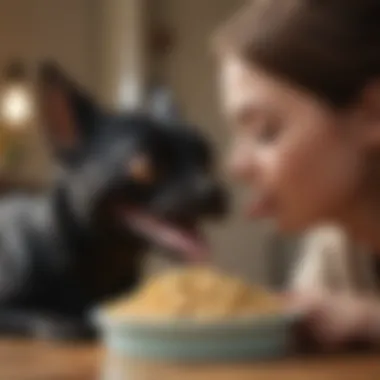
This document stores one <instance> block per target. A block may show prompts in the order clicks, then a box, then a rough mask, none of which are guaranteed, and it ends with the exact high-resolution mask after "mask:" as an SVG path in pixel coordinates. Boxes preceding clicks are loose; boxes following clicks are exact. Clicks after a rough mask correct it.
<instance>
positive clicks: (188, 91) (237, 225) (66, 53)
mask: <svg viewBox="0 0 380 380" xmlns="http://www.w3.org/2000/svg"><path fill="white" fill-rule="evenodd" d="M242 3H243V0H1V1H0V67H2V66H4V65H6V63H7V62H8V61H9V60H10V59H13V58H20V59H22V60H23V61H24V62H25V63H26V64H27V65H28V67H30V68H33V67H35V65H36V63H37V62H38V61H39V60H41V59H45V58H53V59H55V60H57V61H58V62H59V63H60V64H61V66H62V67H64V68H65V69H66V70H67V71H68V72H69V73H70V74H71V75H72V76H74V77H75V78H77V80H78V81H79V82H80V83H82V84H83V85H84V86H85V87H86V88H88V89H89V90H90V91H91V92H92V93H93V94H94V95H95V96H96V97H97V98H98V99H99V100H100V101H101V102H102V103H104V104H106V105H107V106H109V107H116V108H119V109H126V108H134V107H136V106H139V105H140V104H141V101H142V100H143V97H144V92H145V89H146V88H147V86H148V85H149V83H150V81H151V80H152V79H154V80H157V78H159V80H160V81H161V82H163V83H165V84H166V85H167V86H169V88H170V89H171V90H172V92H173V94H174V97H175V100H176V102H177V104H178V106H179V108H180V109H181V111H182V113H183V116H184V117H185V118H186V119H187V120H189V121H190V122H193V123H194V124H196V125H199V126H200V127H201V128H202V130H203V131H204V132H205V133H206V134H207V135H208V136H209V138H210V139H211V141H212V143H213V144H214V146H215V150H216V151H217V153H218V157H219V159H220V160H221V163H223V160H224V159H225V158H226V154H227V152H228V129H227V128H226V126H225V125H224V123H223V120H222V119H221V117H220V113H219V110H218V96H217V84H216V66H215V62H214V59H213V56H212V54H211V52H210V35H211V34H212V32H213V30H214V29H215V27H216V26H217V25H218V24H219V23H220V22H221V21H223V20H224V19H226V18H227V17H228V16H229V15H230V14H231V12H233V11H234V10H235V9H237V8H239V6H240V5H241V4H242ZM160 41H161V42H160ZM165 41H166V42H165ZM160 43H161V45H162V46H165V44H166V46H167V45H169V49H166V50H165V48H164V47H163V48H162V49H163V51H164V52H163V53H162V54H160V52H159V44H160ZM157 45H158V47H157ZM157 50H158V51H157ZM28 133H30V135H31V136H33V138H32V137H31V138H30V139H29V140H30V144H29V147H28V152H27V155H28V157H29V159H28V160H25V162H26V164H25V165H24V166H23V167H22V168H20V169H19V170H17V175H18V176H19V175H21V174H22V175H24V176H25V177H27V178H29V179H31V178H34V177H33V176H34V175H37V174H38V175H39V176H38V178H39V180H40V181H41V182H44V181H45V179H46V178H49V176H50V175H51V170H50V168H51V164H50V160H49V157H48V155H47V154H46V151H45V150H44V147H43V142H41V138H40V136H39V135H38V128H29V132H28ZM221 167H222V165H221ZM20 173H21V174H20ZM34 180H35V178H34ZM231 191H232V193H233V194H234V198H235V204H234V207H233V209H232V213H231V215H230V217H229V218H228V220H227V221H226V222H224V223H223V225H221V226H217V227H215V226H213V227H210V228H209V230H210V235H211V237H212V242H213V245H214V247H215V259H216V261H217V263H218V264H219V265H221V266H223V267H228V268H229V269H231V270H233V271H236V272H238V273H240V274H242V275H243V276H247V277H250V278H254V279H257V280H260V281H266V282H268V281H270V282H273V281H274V279H275V278H276V279H277V280H278V279H279V277H278V273H276V271H277V269H278V268H280V269H281V270H280V271H281V272H282V273H283V269H284V266H285V265H286V264H287V262H289V260H288V259H286V261H285V262H284V261H283V260H284V255H283V254H282V251H284V250H286V249H289V247H290V249H292V243H291V242H290V243H288V242H286V241H285V240H284V239H282V238H280V237H278V236H275V235H274V234H273V232H272V231H271V229H270V228H269V227H268V226H266V225H263V224H259V223H251V222H250V223H246V221H245V220H244V217H243V216H242V215H241V209H240V207H239V202H240V203H241V201H242V200H243V199H244V198H243V194H242V192H241V190H239V189H238V188H235V187H234V186H232V187H231ZM289 244H290V245H289ZM160 265H163V264H162V263H159V262H154V263H152V265H151V267H152V268H156V267H157V266H160ZM276 268H277V269H276Z"/></svg>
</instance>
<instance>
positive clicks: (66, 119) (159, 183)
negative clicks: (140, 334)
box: [39, 64, 226, 259]
mask: <svg viewBox="0 0 380 380" xmlns="http://www.w3.org/2000/svg"><path fill="white" fill-rule="evenodd" d="M39 83H40V93H41V105H42V116H43V118H44V123H43V124H44V125H45V126H46V134H47V135H48V137H49V141H50V142H51V145H52V147H53V150H54V152H55V154H56V157H57V161H58V163H59V164H60V165H61V167H62V168H63V170H62V173H63V174H62V176H61V178H60V179H59V180H60V186H63V187H64V188H65V191H66V193H67V196H68V197H69V202H70V205H71V206H72V207H73V210H74V211H75V215H76V217H77V218H78V219H79V220H80V221H81V223H83V224H85V225H86V226H87V228H88V229H90V230H91V231H92V232H93V233H96V234H102V233H103V234H104V233H106V234H109V236H110V239H114V238H115V236H118V238H120V237H122V236H124V237H125V241H126V242H127V243H128V239H136V238H137V239H140V240H143V241H147V242H152V243H156V244H158V245H159V246H161V247H165V248H168V251H171V252H173V253H176V254H180V256H182V257H184V258H188V259H192V258H199V257H200V256H201V255H202V254H203V253H204V250H205V247H204V245H203V244H204V241H203V239H202V238H201V236H200V234H199V230H198V226H199V223H200V222H201V221H203V220H204V219H206V218H209V217H220V216H221V215H222V213H223V212H224V210H225V203H226V199H225V195H224V191H223V189H222V188H221V186H220V184H219V183H218V181H217V180H216V178H215V177H214V173H213V169H214V168H213V162H212V161H213V159H212V154H211V151H210V147H209V145H208V144H207V141H206V140H205V138H204V137H203V136H202V135H201V134H199V133H198V132H197V131H196V130H195V129H193V128H188V127H186V126H185V125H181V124H180V123H173V122H169V121H168V122H164V121H162V120H160V119H155V118H154V117H152V116H147V115H146V114H145V115H144V114H125V115H122V114H114V113H109V112H106V111H104V110H103V109H101V108H100V107H99V106H98V105H97V104H96V103H95V102H94V101H93V100H92V99H91V97H90V96H88V95H86V94H85V93H84V92H83V91H82V90H81V89H80V88H79V87H78V86H77V85H76V84H74V83H73V81H71V80H70V79H68V78H67V77H66V75H64V74H63V73H62V72H61V71H60V70H59V69H58V68H57V67H56V66H54V65H52V64H46V65H44V66H43V67H42V68H41V69H40V75H39Z"/></svg>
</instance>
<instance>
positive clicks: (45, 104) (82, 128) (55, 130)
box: [38, 62, 100, 153]
mask: <svg viewBox="0 0 380 380" xmlns="http://www.w3.org/2000/svg"><path fill="white" fill-rule="evenodd" d="M38 89H39V105H40V114H41V119H42V120H41V121H42V124H43V127H44V131H45V134H46V136H47V138H48V141H49V143H50V144H51V145H52V147H53V150H54V151H55V152H56V153H57V152H66V153H67V152H73V151H75V150H77V149H78V148H80V146H82V145H83V144H84V143H85V142H86V140H87V139H89V138H90V137H91V135H92V134H94V133H95V130H96V124H97V118H98V116H99V114H100V110H99V108H98V107H97V105H96V104H95V102H94V101H93V100H92V99H91V97H90V96H89V95H87V94H85V93H84V92H83V91H82V90H81V89H80V88H79V86H77V85H76V84H75V83H74V82H73V81H71V80H70V79H69V78H68V77H66V75H65V74H64V73H63V72H62V71H61V70H60V69H59V67H58V66H57V65H55V64H53V63H50V62H49V63H44V64H42V65H41V66H40V68H39V72H38Z"/></svg>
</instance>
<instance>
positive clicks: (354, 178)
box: [216, 0, 380, 344]
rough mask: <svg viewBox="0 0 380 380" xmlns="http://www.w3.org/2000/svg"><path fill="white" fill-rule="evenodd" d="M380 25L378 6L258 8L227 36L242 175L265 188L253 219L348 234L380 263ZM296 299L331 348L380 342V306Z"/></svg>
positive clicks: (226, 95)
mask: <svg viewBox="0 0 380 380" xmlns="http://www.w3.org/2000/svg"><path fill="white" fill-rule="evenodd" d="M379 20H380V2H379V1H378V0H328V1H323V0H281V1H278V0H256V1H251V2H250V3H249V5H248V6H247V7H246V8H245V9H244V10H243V11H242V12H240V13H239V14H237V15H236V16H235V17H234V18H233V19H232V20H231V21H229V22H228V23H227V24H226V25H225V26H223V28H222V29H221V30H220V31H219V32H218V34H217V37H216V44H217V50H218V56H219V59H220V73H221V75H220V78H221V89H222V102H223V108H224V111H225V114H226V117H227V118H228V120H229V121H230V124H231V125H232V131H233V134H234V143H233V148H232V155H231V169H232V171H233V173H234V174H235V175H236V177H237V178H239V179H240V180H242V181H244V182H245V183H246V184H247V185H248V186H251V187H252V189H253V188H254V190H255V191H254V196H252V199H250V200H249V203H248V206H247V211H248V213H249V214H250V215H251V216H254V217H262V218H272V219H274V220H275V221H276V222H277V224H278V227H279V228H280V229H281V230H283V231H303V230H305V229H308V228H310V227H314V226H319V225H324V224H325V225H329V224H332V225H337V226H339V228H341V229H342V231H344V236H347V237H348V240H349V241H351V240H354V241H355V242H356V244H358V245H361V246H363V248H364V251H368V252H370V254H371V255H373V256H372V257H373V258H374V261H376V258H377V257H378V260H379V261H380V22H379ZM252 193H253V192H252ZM358 254H359V253H358ZM376 255H377V256H376ZM294 300H297V302H300V304H301V305H302V306H303V307H304V308H305V310H308V314H307V315H308V316H309V319H308V321H309V323H310V326H311V327H312V331H313V333H314V335H315V336H316V338H318V339H319V341H320V342H321V343H325V344H340V343H344V342H346V341H348V340H351V339H364V340H367V341H370V342H373V343H376V342H380V299H376V298H375V297H372V296H369V295H368V296H367V295H364V294H360V293H358V292H350V293H347V292H345V291H342V290H339V289H336V290H335V291H334V292H315V294H314V295H313V296H311V294H310V292H309V291H308V292H305V296H303V295H302V294H298V296H295V297H294Z"/></svg>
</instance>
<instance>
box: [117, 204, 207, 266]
mask: <svg viewBox="0 0 380 380" xmlns="http://www.w3.org/2000/svg"><path fill="white" fill-rule="evenodd" d="M125 216H126V222H127V223H128V225H129V226H130V227H131V228H133V229H134V230H136V231H138V232H139V233H141V234H144V235H145V236H147V237H148V238H150V239H152V240H153V241H156V242H157V243H158V244H160V245H163V246H166V247H168V248H170V249H173V250H175V251H177V252H179V253H180V254H181V255H183V258H185V259H186V260H190V261H197V262H198V261H205V260H206V259H207V258H208V256H209V249H208V246H207V244H206V242H205V241H204V240H203V239H202V238H201V237H200V236H197V235H196V234H195V233H190V232H186V231H184V230H181V229H179V228H176V227H175V226H172V225H170V224H168V223H164V222H162V221H160V220H157V219H155V218H153V217H151V216H149V215H145V214H143V213H139V212H135V211H127V212H126V213H125Z"/></svg>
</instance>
